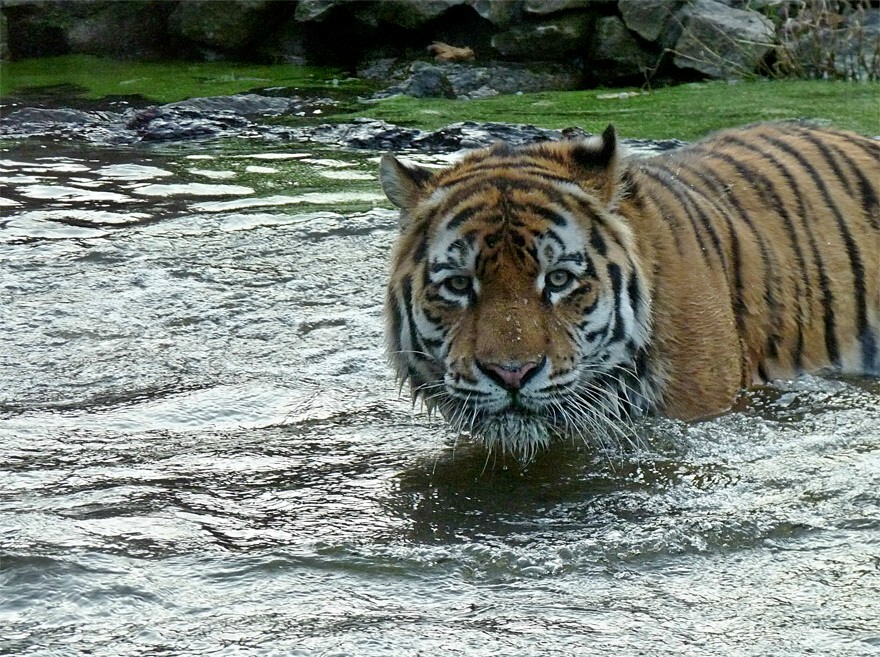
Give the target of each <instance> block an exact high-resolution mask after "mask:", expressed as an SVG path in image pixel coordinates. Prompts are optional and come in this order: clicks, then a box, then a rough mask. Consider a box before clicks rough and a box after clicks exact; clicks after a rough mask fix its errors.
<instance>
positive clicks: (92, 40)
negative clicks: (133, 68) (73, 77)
mask: <svg viewBox="0 0 880 657" xmlns="http://www.w3.org/2000/svg"><path fill="white" fill-rule="evenodd" d="M83 6H84V7H89V5H83ZM92 7H93V11H92V12H90V13H88V14H86V15H83V16H79V17H76V18H74V19H72V20H71V21H70V23H69V26H68V27H67V30H66V41H67V44H68V46H69V48H70V50H71V52H75V53H82V54H88V55H107V56H111V57H125V58H134V59H140V58H152V57H158V56H161V55H163V54H167V51H168V50H169V45H168V42H167V38H166V28H167V23H168V15H169V14H170V12H171V10H172V7H173V6H172V5H170V4H168V3H163V2H159V3H156V2H148V1H146V2H131V1H129V2H124V3H119V2H109V3H95V4H94V5H93V6H92Z"/></svg>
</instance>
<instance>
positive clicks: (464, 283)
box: [443, 275, 471, 294]
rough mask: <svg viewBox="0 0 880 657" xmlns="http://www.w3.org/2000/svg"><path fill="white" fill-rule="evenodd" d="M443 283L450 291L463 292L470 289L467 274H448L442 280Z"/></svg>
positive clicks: (469, 280)
mask: <svg viewBox="0 0 880 657" xmlns="http://www.w3.org/2000/svg"><path fill="white" fill-rule="evenodd" d="M443 285H445V286H446V288H447V289H448V290H449V291H451V292H455V293H456V294H464V293H465V292H467V291H468V290H470V289H471V279H470V278H469V277H467V276H460V275H459V276H450V277H449V278H447V279H446V280H445V281H443Z"/></svg>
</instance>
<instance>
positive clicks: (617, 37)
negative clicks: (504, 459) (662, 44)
mask: <svg viewBox="0 0 880 657" xmlns="http://www.w3.org/2000/svg"><path fill="white" fill-rule="evenodd" d="M593 41H594V44H595V46H594V48H593V53H592V57H591V61H592V62H593V66H594V68H595V69H596V71H595V73H596V74H597V77H599V78H600V79H602V81H604V82H611V81H613V80H614V79H616V78H619V77H626V76H635V75H645V72H646V71H647V70H649V69H651V68H653V67H654V66H656V64H657V60H658V58H659V53H658V52H654V51H650V50H648V49H647V48H645V47H643V46H642V44H641V43H640V42H639V41H638V39H636V37H634V36H633V34H632V32H630V31H629V30H628V29H627V28H626V25H624V24H623V21H622V20H621V19H619V18H618V17H617V16H604V17H602V18H600V19H599V20H598V21H597V22H596V35H595V37H594V39H593Z"/></svg>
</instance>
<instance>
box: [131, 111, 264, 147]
mask: <svg viewBox="0 0 880 657" xmlns="http://www.w3.org/2000/svg"><path fill="white" fill-rule="evenodd" d="M251 125H252V123H251V122H250V121H249V120H248V119H246V118H245V117H243V116H240V115H238V114H234V113H233V112H217V111H212V112H209V113H208V112H203V111H200V110H197V109H187V108H179V107H172V106H169V105H165V106H162V107H150V108H147V109H145V110H139V111H136V112H135V113H134V115H133V116H131V117H130V118H129V120H128V122H127V123H126V124H125V127H126V128H127V129H128V130H132V131H134V132H135V134H136V135H137V140H138V141H189V140H193V139H216V138H219V137H234V136H236V135H237V134H240V133H241V132H243V131H245V130H247V129H248V128H250V127H251Z"/></svg>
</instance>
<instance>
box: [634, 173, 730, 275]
mask: <svg viewBox="0 0 880 657" xmlns="http://www.w3.org/2000/svg"><path fill="white" fill-rule="evenodd" d="M642 170H643V171H644V172H645V173H646V174H647V175H648V176H649V177H651V178H652V179H653V180H654V181H655V182H656V183H657V184H658V185H661V186H663V187H664V188H665V189H668V190H669V191H670V193H672V195H673V196H674V197H675V199H676V200H677V201H678V203H679V205H680V206H681V207H682V209H683V210H684V212H685V214H686V215H687V218H688V221H689V222H690V224H691V228H693V230H694V234H695V235H696V237H697V242H698V243H699V245H700V250H701V251H702V252H703V257H704V258H706V261H707V262H708V255H707V251H708V249H707V247H706V243H705V242H704V240H703V235H702V232H703V231H701V230H700V227H701V226H702V227H703V228H704V230H705V232H707V233H708V234H709V239H710V240H711V241H712V247H713V249H714V250H715V254H716V255H717V256H718V259H719V260H720V261H721V267H722V269H724V270H725V271H726V269H727V266H726V260H727V258H726V257H725V255H724V252H723V250H722V248H721V240H720V239H719V237H718V233H717V232H716V231H715V227H714V226H713V225H712V222H711V221H710V219H709V217H707V216H706V213H705V212H703V209H702V208H701V207H700V206H699V204H697V203H695V202H694V200H693V198H691V195H690V190H688V188H687V187H685V186H684V185H682V184H681V183H679V182H678V181H677V180H676V179H675V178H674V177H672V175H671V174H670V172H669V171H668V170H666V169H661V168H658V169H654V170H651V169H649V168H647V167H645V168H644V169H642ZM694 212H696V215H695V214H694Z"/></svg>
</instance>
